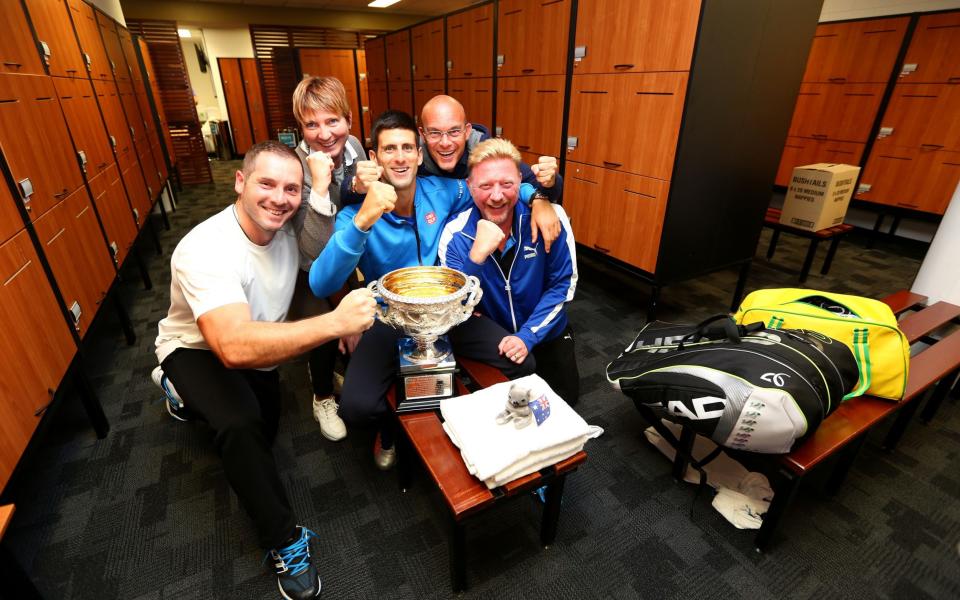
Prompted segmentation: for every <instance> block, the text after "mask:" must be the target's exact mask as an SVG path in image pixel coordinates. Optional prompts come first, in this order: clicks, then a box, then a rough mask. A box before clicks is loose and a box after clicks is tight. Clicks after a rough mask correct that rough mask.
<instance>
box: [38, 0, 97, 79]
mask: <svg viewBox="0 0 960 600" xmlns="http://www.w3.org/2000/svg"><path fill="white" fill-rule="evenodd" d="M26 4H27V10H28V11H29V12H30V20H32V21H33V27H34V29H36V31H37V39H38V40H40V41H41V42H42V43H45V44H46V46H47V49H49V51H50V53H49V54H48V55H47V64H48V65H49V68H50V74H51V75H58V76H60V77H86V75H87V70H86V69H85V68H84V66H83V58H82V57H81V56H80V46H79V45H77V37H76V36H75V35H74V34H73V25H72V24H71V22H70V12H69V11H70V9H69V8H68V7H67V3H66V2H65V1H64V0H26ZM28 31H29V30H28Z"/></svg>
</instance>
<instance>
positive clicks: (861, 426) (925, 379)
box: [783, 331, 960, 473]
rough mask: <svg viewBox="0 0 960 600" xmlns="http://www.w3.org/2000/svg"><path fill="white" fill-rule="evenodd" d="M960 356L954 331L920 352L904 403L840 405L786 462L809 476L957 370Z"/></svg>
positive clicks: (869, 400)
mask: <svg viewBox="0 0 960 600" xmlns="http://www.w3.org/2000/svg"><path fill="white" fill-rule="evenodd" d="M958 357H960V331H957V332H954V333H953V334H951V335H949V336H947V337H946V338H944V339H942V340H940V341H939V342H937V343H936V344H934V345H932V346H930V347H929V348H927V349H925V350H924V351H923V352H920V353H919V354H917V355H916V356H915V357H913V358H912V359H911V360H910V377H909V378H908V379H907V390H906V393H905V394H904V397H903V400H902V401H900V402H893V401H891V400H884V399H880V398H874V397H873V396H861V397H859V398H852V399H850V400H848V401H846V402H844V403H843V404H841V405H840V407H839V408H837V410H835V411H834V412H833V414H831V415H830V416H829V417H828V418H827V419H825V420H824V421H823V423H821V424H820V427H819V428H817V430H816V431H815V432H814V434H813V435H812V436H810V438H809V439H807V440H806V441H805V442H804V443H803V444H801V445H800V447H798V448H796V449H794V450H793V451H792V452H791V453H790V454H787V455H785V456H784V457H783V462H784V464H786V465H787V466H788V467H789V468H790V469H792V470H793V471H795V472H798V473H805V472H807V471H809V470H810V469H812V468H813V467H815V466H816V465H817V464H819V463H820V462H821V461H823V460H824V459H825V458H827V457H829V456H830V455H832V454H833V453H834V452H836V451H837V450H839V449H840V448H842V447H843V446H845V445H846V444H847V442H849V441H851V440H853V439H856V437H857V436H859V435H861V434H863V433H865V432H866V431H867V430H868V429H869V428H870V427H872V426H873V425H874V424H875V423H877V422H878V421H880V420H881V419H883V418H884V417H886V416H887V415H889V414H891V413H893V412H895V411H897V410H898V409H900V408H901V407H902V406H903V405H904V404H906V403H908V402H913V401H916V400H917V397H918V396H919V395H920V394H922V393H923V392H924V391H926V390H927V389H929V388H930V387H931V386H933V385H934V384H935V383H937V381H939V380H940V379H941V378H942V377H944V376H945V375H947V374H949V373H950V372H952V371H953V370H954V369H956V368H957V361H958Z"/></svg>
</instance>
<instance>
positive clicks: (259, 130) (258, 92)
mask: <svg viewBox="0 0 960 600" xmlns="http://www.w3.org/2000/svg"><path fill="white" fill-rule="evenodd" d="M240 72H241V74H242V75H243V89H244V92H245V93H246V95H247V108H248V109H249V110H250V122H251V123H252V124H253V141H254V143H258V142H265V141H267V140H269V139H271V138H272V137H273V136H271V135H270V129H269V127H267V113H266V112H265V111H264V109H263V91H262V88H261V87H260V76H259V75H258V74H257V61H256V59H253V58H241V59H240Z"/></svg>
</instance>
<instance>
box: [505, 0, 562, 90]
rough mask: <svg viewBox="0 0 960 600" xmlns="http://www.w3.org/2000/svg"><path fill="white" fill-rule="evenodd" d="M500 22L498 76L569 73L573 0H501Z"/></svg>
mask: <svg viewBox="0 0 960 600" xmlns="http://www.w3.org/2000/svg"><path fill="white" fill-rule="evenodd" d="M499 7H500V8H499V18H498V21H497V31H498V34H497V75H498V76H500V77H509V76H516V75H563V74H565V73H566V72H567V45H568V43H569V31H570V0H547V1H544V0H501V1H500V3H499Z"/></svg>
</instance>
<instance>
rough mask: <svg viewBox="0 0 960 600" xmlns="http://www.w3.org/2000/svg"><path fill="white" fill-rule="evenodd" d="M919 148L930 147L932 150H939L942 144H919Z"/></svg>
mask: <svg viewBox="0 0 960 600" xmlns="http://www.w3.org/2000/svg"><path fill="white" fill-rule="evenodd" d="M920 147H921V148H930V149H932V150H939V149H940V148H943V144H920Z"/></svg>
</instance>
